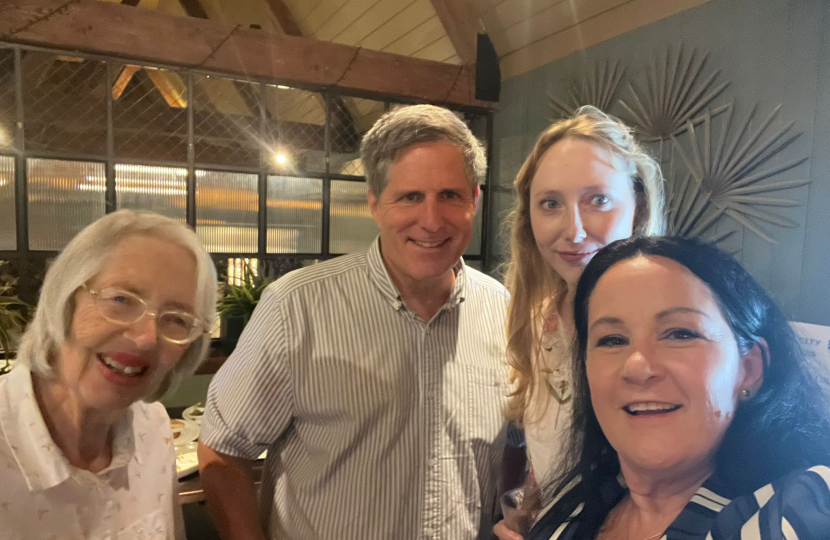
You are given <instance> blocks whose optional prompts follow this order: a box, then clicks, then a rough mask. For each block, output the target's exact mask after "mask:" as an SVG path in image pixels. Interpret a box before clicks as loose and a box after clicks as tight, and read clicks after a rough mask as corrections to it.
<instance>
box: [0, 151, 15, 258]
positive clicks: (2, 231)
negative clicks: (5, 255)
mask: <svg viewBox="0 0 830 540" xmlns="http://www.w3.org/2000/svg"><path fill="white" fill-rule="evenodd" d="M14 186H15V181H14V158H13V157H12V156H0V250H8V251H12V250H15V249H17V221H16V219H15V217H16V216H15V212H14V208H15V207H14Z"/></svg>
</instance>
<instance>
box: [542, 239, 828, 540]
mask: <svg viewBox="0 0 830 540" xmlns="http://www.w3.org/2000/svg"><path fill="white" fill-rule="evenodd" d="M574 317H575V328H576V335H577V338H576V339H577V342H576V361H575V363H574V399H575V403H574V421H573V424H572V427H571V430H570V437H569V438H570V441H569V450H568V453H567V456H566V459H565V462H564V463H563V464H562V469H561V474H560V476H559V479H558V481H556V482H555V483H554V484H553V485H552V486H551V487H552V492H553V501H554V502H553V503H551V505H549V507H548V508H546V509H545V511H544V513H543V515H542V516H541V517H540V519H539V520H538V521H537V523H536V525H535V526H534V527H533V529H532V530H531V531H530V533H529V534H528V535H527V538H528V539H530V540H539V539H541V540H548V539H556V540H571V539H579V540H590V539H594V538H599V539H600V540H612V539H613V540H616V539H626V540H655V539H658V538H663V539H668V540H675V539H689V540H691V539H700V540H703V539H706V538H711V539H713V540H719V539H727V538H741V539H748V538H753V539H764V540H768V539H769V540H774V539H782V540H783V539H787V540H790V539H794V538H799V539H801V540H804V539H810V538H830V468H828V467H827V466H826V465H828V464H830V406H829V405H828V394H827V388H828V386H827V383H828V379H827V375H826V373H825V372H824V371H823V370H822V369H821V367H820V366H819V365H815V364H814V363H811V361H810V360H809V359H808V358H807V357H805V355H804V354H803V353H802V351H801V349H800V346H799V344H798V342H797V340H796V337H795V335H794V333H793V331H792V330H791V328H790V326H789V324H788V323H787V320H786V318H785V317H784V315H783V313H782V312H781V310H780V309H779V308H778V306H776V305H775V303H774V302H773V301H772V299H771V298H770V297H769V295H768V293H767V292H766V291H765V290H764V289H763V288H762V287H761V286H760V285H759V284H758V283H757V282H756V281H755V280H754V279H753V278H752V276H750V275H749V273H748V272H747V271H746V270H744V269H743V268H742V267H741V265H740V264H739V263H738V262H737V261H736V260H735V259H734V258H732V257H731V256H729V255H727V254H725V253H723V252H721V251H720V250H718V249H717V248H714V247H712V246H710V245H707V244H705V243H703V242H701V241H698V240H692V239H684V238H648V237H639V238H632V239H629V240H621V241H619V242H615V243H613V244H611V245H609V246H608V247H606V248H605V249H603V250H601V251H600V252H599V253H598V254H597V255H596V256H595V257H594V258H593V260H592V261H591V262H590V263H589V264H588V265H587V267H586V268H585V271H584V272H583V274H582V276H581V278H580V280H579V283H578V286H577V289H576V296H575V299H574Z"/></svg>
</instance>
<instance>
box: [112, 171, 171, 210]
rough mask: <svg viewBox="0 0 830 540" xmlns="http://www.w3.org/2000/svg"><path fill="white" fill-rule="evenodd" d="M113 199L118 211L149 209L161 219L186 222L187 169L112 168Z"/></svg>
mask: <svg viewBox="0 0 830 540" xmlns="http://www.w3.org/2000/svg"><path fill="white" fill-rule="evenodd" d="M115 199H116V202H117V206H118V208H129V209H131V210H149V211H151V212H155V213H157V214H161V215H163V216H167V217H170V218H173V219H178V220H179V221H181V222H184V221H186V219H187V169H185V168H184V167H155V166H148V165H130V164H126V163H118V164H116V165H115Z"/></svg>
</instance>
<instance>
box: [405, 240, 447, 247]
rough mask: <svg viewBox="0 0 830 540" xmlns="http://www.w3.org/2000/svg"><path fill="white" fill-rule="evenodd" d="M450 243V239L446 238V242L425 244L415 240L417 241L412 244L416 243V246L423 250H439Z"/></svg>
mask: <svg viewBox="0 0 830 540" xmlns="http://www.w3.org/2000/svg"><path fill="white" fill-rule="evenodd" d="M449 241H450V239H449V238H445V239H444V240H439V241H437V242H425V241H421V240H415V239H413V240H412V242H414V243H415V245H416V246H419V247H422V248H427V249H435V248H439V247H441V246H443V245H444V244H446V243H447V242H449Z"/></svg>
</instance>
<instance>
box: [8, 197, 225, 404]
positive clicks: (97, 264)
mask: <svg viewBox="0 0 830 540" xmlns="http://www.w3.org/2000/svg"><path fill="white" fill-rule="evenodd" d="M136 235H145V236H151V237H153V238H161V239H164V240H168V241H170V242H173V243H176V244H179V245H180V246H182V247H183V248H185V249H186V250H187V251H189V252H190V253H191V254H193V257H194V258H195V259H196V298H195V301H194V308H195V310H196V316H197V317H198V318H199V319H202V321H204V323H205V324H206V325H207V327H208V329H209V328H210V327H211V326H212V325H213V323H214V321H215V320H216V293H217V285H216V267H215V266H214V264H213V261H212V260H211V258H210V255H208V254H207V252H206V251H205V248H204V247H203V246H202V243H201V241H200V240H199V238H198V237H197V236H196V233H194V232H193V231H192V230H190V229H189V228H188V227H187V226H186V225H184V224H183V223H180V222H178V221H175V220H173V219H170V218H167V217H164V216H160V215H158V214H153V213H150V212H134V211H132V210H119V211H117V212H113V213H112V214H108V215H106V216H104V217H102V218H100V219H98V220H96V221H95V222H94V223H92V224H91V225H89V226H87V227H86V228H85V229H84V230H82V231H81V232H80V233H78V234H77V235H76V236H75V237H74V238H73V239H72V241H71V242H69V244H67V246H66V247H65V248H64V249H63V251H62V252H61V253H60V255H58V256H57V258H56V259H55V261H54V262H53V263H52V265H51V266H50V267H49V270H48V271H47V272H46V278H45V279H44V280H43V288H42V289H41V292H40V300H39V301H38V304H37V310H36V312H35V317H34V319H33V320H32V322H31V324H30V325H29V327H28V329H27V330H26V333H25V334H24V335H23V338H22V339H21V342H20V350H19V351H18V355H17V357H18V360H19V361H20V362H21V363H22V364H24V365H26V366H28V367H29V369H30V370H31V371H32V372H33V373H36V374H37V375H40V376H41V377H45V378H52V377H54V376H55V373H54V370H53V366H52V365H51V362H53V361H54V360H55V358H56V357H57V355H58V354H59V353H60V349H61V346H62V345H63V344H64V341H65V340H66V338H67V336H68V335H69V331H70V328H71V325H72V316H73V314H74V312H75V292H76V291H77V290H78V288H80V287H81V286H82V285H84V284H85V283H86V282H88V281H89V280H90V279H92V278H93V277H95V276H96V275H97V274H98V272H100V271H101V267H102V266H103V265H104V262H105V261H106V259H107V255H109V253H110V251H111V250H112V249H113V248H114V247H115V246H116V245H117V244H118V243H119V242H121V241H122V240H124V239H125V238H128V237H130V236H136ZM170 270H171V272H175V271H177V269H175V268H171V269H170ZM209 346H210V336H209V335H208V334H205V335H203V336H202V337H200V338H199V339H197V340H196V341H194V342H193V343H191V344H189V345H188V346H187V349H185V351H184V354H182V357H181V358H180V359H179V361H178V362H177V363H176V365H175V366H173V369H171V370H170V373H168V374H167V375H166V376H165V377H164V379H163V380H162V382H161V383H160V384H159V387H158V388H156V389H154V391H153V392H152V393H151V394H150V395H148V396H146V397H145V398H144V399H145V401H155V400H157V399H160V398H161V397H162V396H163V395H164V394H165V393H166V392H167V391H168V390H170V389H171V388H175V387H176V385H178V383H179V382H180V381H181V380H182V379H183V378H184V377H187V376H188V375H191V374H193V372H194V371H196V368H197V367H198V366H199V364H200V363H201V362H202V360H203V359H204V357H205V355H206V354H207V351H208V347H209Z"/></svg>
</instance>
